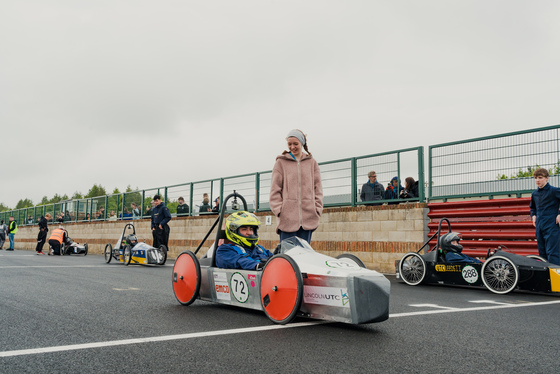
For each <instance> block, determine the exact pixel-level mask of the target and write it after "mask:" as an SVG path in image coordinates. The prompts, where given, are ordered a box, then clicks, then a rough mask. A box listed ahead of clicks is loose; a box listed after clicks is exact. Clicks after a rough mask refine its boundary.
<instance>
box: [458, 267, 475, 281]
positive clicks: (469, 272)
mask: <svg viewBox="0 0 560 374" xmlns="http://www.w3.org/2000/svg"><path fill="white" fill-rule="evenodd" d="M462 274H463V279H464V280H465V281H466V282H467V283H475V282H476V281H477V280H478V271H476V269H475V268H473V267H472V266H470V265H467V266H465V267H464V268H463V272H462Z"/></svg>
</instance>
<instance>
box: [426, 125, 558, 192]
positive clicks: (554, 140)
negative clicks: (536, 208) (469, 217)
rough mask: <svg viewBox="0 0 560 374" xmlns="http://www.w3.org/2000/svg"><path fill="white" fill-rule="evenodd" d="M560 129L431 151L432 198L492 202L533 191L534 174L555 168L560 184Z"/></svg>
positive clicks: (554, 177)
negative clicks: (475, 199)
mask: <svg viewBox="0 0 560 374" xmlns="http://www.w3.org/2000/svg"><path fill="white" fill-rule="evenodd" d="M559 130H560V125H556V126H550V127H541V128H537V129H533V130H527V131H519V132H512V133H507V134H501V135H496V136H489V137H483V138H476V139H470V140H463V141H459V142H453V143H445V144H439V145H434V146H430V147H429V156H428V159H429V163H428V180H429V181H430V188H429V196H428V198H429V199H444V200H445V199H449V198H463V197H481V196H489V197H490V198H492V197H494V196H500V195H516V196H521V195H523V194H527V193H530V192H531V191H533V190H534V189H535V183H534V181H533V178H532V171H533V170H534V169H535V168H537V167H543V168H546V169H548V170H549V172H550V174H551V177H550V182H551V184H552V185H556V186H558V185H560V183H559V182H560V175H559V174H560V163H559V162H560V138H559Z"/></svg>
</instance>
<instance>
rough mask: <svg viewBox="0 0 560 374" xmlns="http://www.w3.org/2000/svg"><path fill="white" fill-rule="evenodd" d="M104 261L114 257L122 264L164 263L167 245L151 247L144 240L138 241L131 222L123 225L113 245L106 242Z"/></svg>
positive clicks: (109, 260)
mask: <svg viewBox="0 0 560 374" xmlns="http://www.w3.org/2000/svg"><path fill="white" fill-rule="evenodd" d="M104 256H105V262H107V263H109V262H111V260H112V259H113V258H114V259H115V260H117V261H120V262H122V263H123V264H124V265H128V264H130V263H133V264H140V265H164V264H165V261H166V260H167V247H166V246H165V245H163V244H162V245H160V246H159V247H158V248H155V247H152V246H151V245H149V244H146V243H145V242H142V241H139V240H138V237H137V236H136V229H135V228H134V225H133V224H132V223H127V224H126V225H125V226H124V229H123V232H122V234H121V236H120V237H119V240H117V243H116V244H115V247H114V248H113V246H112V245H111V243H108V244H107V245H106V246H105V251H104Z"/></svg>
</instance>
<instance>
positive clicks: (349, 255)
mask: <svg viewBox="0 0 560 374" xmlns="http://www.w3.org/2000/svg"><path fill="white" fill-rule="evenodd" d="M336 258H347V259H349V260H351V261H353V262H355V263H356V265H358V266H359V267H361V268H365V267H366V265H365V264H364V263H363V262H362V260H360V258H359V257H358V256H354V255H353V254H352V253H343V254H341V255H338V256H336Z"/></svg>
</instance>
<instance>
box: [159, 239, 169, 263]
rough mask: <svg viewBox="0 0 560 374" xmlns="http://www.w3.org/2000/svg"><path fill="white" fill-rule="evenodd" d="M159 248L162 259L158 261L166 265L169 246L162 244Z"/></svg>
mask: <svg viewBox="0 0 560 374" xmlns="http://www.w3.org/2000/svg"><path fill="white" fill-rule="evenodd" d="M157 250H158V251H159V254H160V261H159V262H158V265H165V261H167V247H166V246H165V245H163V244H162V245H160V246H159V248H158V249H157Z"/></svg>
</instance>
